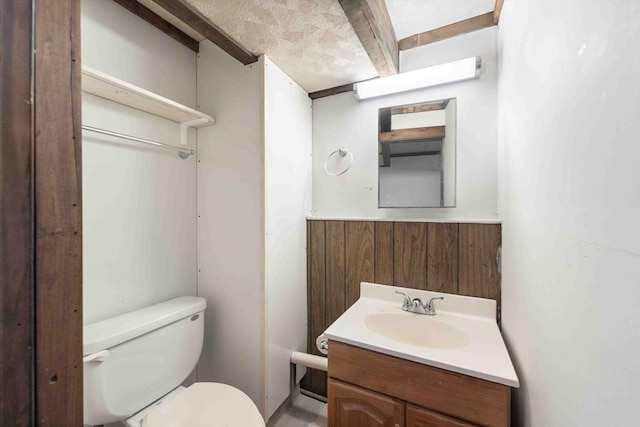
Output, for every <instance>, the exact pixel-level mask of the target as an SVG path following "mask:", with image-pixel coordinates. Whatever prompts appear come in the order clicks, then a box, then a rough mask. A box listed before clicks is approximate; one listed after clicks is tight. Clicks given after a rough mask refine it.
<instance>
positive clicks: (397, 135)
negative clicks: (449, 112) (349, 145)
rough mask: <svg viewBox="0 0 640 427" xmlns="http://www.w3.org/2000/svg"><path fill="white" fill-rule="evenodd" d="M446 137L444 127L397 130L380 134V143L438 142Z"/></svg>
mask: <svg viewBox="0 0 640 427" xmlns="http://www.w3.org/2000/svg"><path fill="white" fill-rule="evenodd" d="M444 137H445V127H444V126H430V127H422V128H410V129H396V130H392V131H389V132H380V133H379V134H378V142H405V141H427V140H438V139H442V138H444Z"/></svg>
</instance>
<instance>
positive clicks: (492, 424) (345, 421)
mask: <svg viewBox="0 0 640 427" xmlns="http://www.w3.org/2000/svg"><path fill="white" fill-rule="evenodd" d="M329 348H330V351H329V372H328V374H329V389H328V402H329V418H328V421H329V427H374V426H389V427H403V426H406V427H471V426H489V427H509V425H510V406H511V388H510V387H508V386H506V385H502V384H498V383H494V382H491V381H485V380H482V379H479V378H475V377H470V376H467V375H463V374H459V373H456V372H451V371H447V370H444V369H438V368H434V367H432V366H428V365H424V364H421V363H417V362H412V361H409V360H405V359H400V358H397V357H393V356H388V355H386V354H382V353H378V352H375V351H370V350H366V349H363V348H360V347H355V346H351V345H348V344H343V343H340V342H336V341H331V342H330V343H329Z"/></svg>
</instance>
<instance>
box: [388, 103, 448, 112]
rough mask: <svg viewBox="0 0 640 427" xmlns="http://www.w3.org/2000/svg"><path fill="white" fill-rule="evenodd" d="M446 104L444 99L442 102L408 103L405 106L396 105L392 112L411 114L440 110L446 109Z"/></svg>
mask: <svg viewBox="0 0 640 427" xmlns="http://www.w3.org/2000/svg"><path fill="white" fill-rule="evenodd" d="M444 109H445V105H444V101H441V102H431V103H429V104H421V105H408V106H405V107H394V108H392V109H391V114H392V115H394V114H411V113H424V112H427V111H438V110H444Z"/></svg>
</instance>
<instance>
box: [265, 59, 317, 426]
mask: <svg viewBox="0 0 640 427" xmlns="http://www.w3.org/2000/svg"><path fill="white" fill-rule="evenodd" d="M263 82H264V86H263V88H264V153H265V155H264V158H265V195H266V196H265V209H266V216H265V230H266V235H265V274H266V277H265V288H266V346H267V348H266V356H267V359H266V365H267V407H266V418H269V417H271V415H272V414H273V413H274V412H275V411H276V409H278V407H279V406H280V405H281V404H282V403H283V402H284V401H285V400H286V399H287V397H288V396H289V387H290V385H289V375H290V371H289V369H290V368H289V367H290V357H291V352H292V351H294V350H297V351H303V352H306V351H307V326H306V324H307V303H306V302H307V268H306V267H307V266H306V263H307V259H306V244H307V242H306V240H307V224H306V220H305V217H306V216H307V215H309V213H310V211H311V99H309V95H308V93H307V92H306V91H305V90H304V89H302V88H301V87H300V86H298V84H297V83H295V82H294V81H293V80H291V78H289V77H288V76H287V75H286V74H285V73H284V72H283V71H282V70H280V68H278V66H277V65H276V64H274V63H273V62H271V61H270V60H269V59H268V58H265V61H264V80H263ZM299 371H300V374H304V369H299ZM300 377H301V375H300Z"/></svg>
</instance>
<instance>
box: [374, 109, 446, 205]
mask: <svg viewBox="0 0 640 427" xmlns="http://www.w3.org/2000/svg"><path fill="white" fill-rule="evenodd" d="M455 206H456V99H455V98H450V99H442V100H438V101H429V102H422V103H419V104H410V105H398V106H394V107H385V108H380V109H379V110H378V207H380V208H443V207H444V208H453V207H455Z"/></svg>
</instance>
